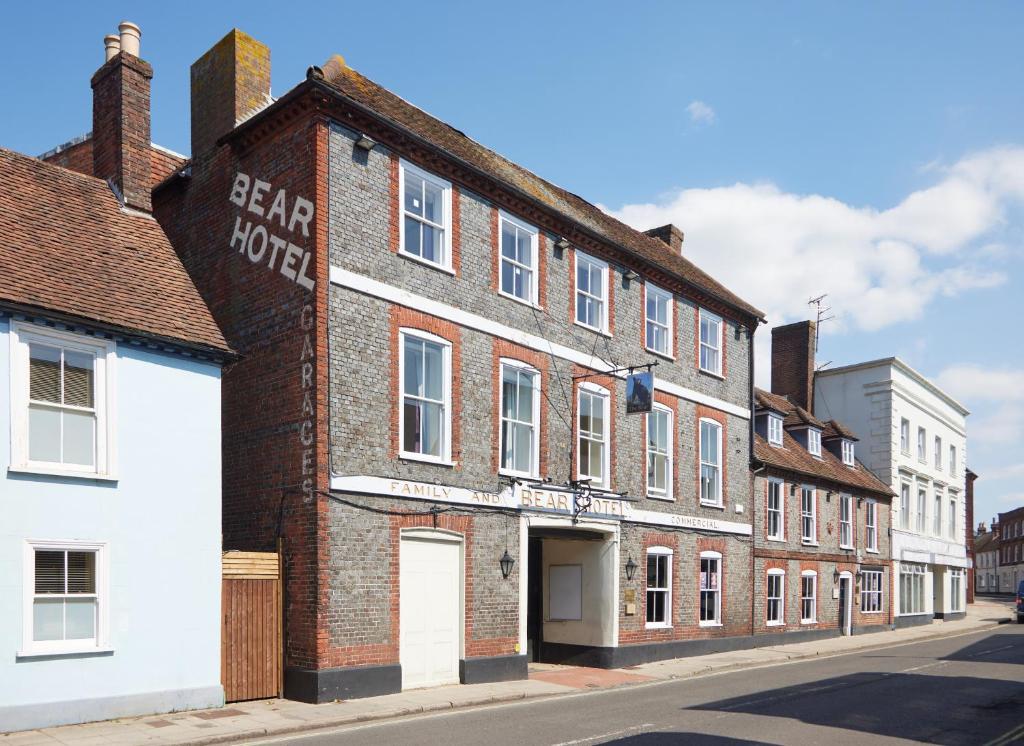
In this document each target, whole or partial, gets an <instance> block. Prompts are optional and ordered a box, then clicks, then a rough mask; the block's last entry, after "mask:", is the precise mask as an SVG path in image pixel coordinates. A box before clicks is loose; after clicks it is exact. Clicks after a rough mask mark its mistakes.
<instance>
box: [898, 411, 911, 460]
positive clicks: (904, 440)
mask: <svg viewBox="0 0 1024 746" xmlns="http://www.w3.org/2000/svg"><path fill="white" fill-rule="evenodd" d="M900 453H902V454H904V455H905V456H909V455H910V420H908V419H907V418H906V417H902V418H900Z"/></svg>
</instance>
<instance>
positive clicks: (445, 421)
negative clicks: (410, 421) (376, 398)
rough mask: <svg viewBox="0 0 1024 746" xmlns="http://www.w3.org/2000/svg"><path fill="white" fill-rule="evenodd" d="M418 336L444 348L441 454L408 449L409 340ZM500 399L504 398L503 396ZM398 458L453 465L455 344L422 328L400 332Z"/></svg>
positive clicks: (404, 329)
mask: <svg viewBox="0 0 1024 746" xmlns="http://www.w3.org/2000/svg"><path fill="white" fill-rule="evenodd" d="M406 337H414V338H416V339H420V340H423V341H425V342H432V343H434V344H439V345H441V347H442V349H443V353H442V355H441V359H442V360H443V361H444V363H443V364H444V371H443V372H442V379H441V382H442V384H443V386H444V397H443V402H442V403H443V405H444V417H443V418H442V420H441V426H442V429H443V432H442V434H441V436H442V437H441V455H440V456H432V455H430V454H425V453H415V452H413V451H406V450H405V339H406ZM499 398H500V397H499ZM398 455H399V457H400V458H403V459H406V460H408V461H424V462H427V463H431V464H444V465H445V466H452V465H453V464H452V343H451V342H450V341H449V340H447V339H445V338H444V337H439V336H437V335H436V334H431V333H430V332H425V331H423V330H421V329H415V328H407V327H401V328H399V330H398Z"/></svg>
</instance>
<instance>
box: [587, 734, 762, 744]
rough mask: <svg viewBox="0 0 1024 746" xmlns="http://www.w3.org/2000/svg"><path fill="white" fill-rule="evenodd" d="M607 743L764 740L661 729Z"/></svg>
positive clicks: (725, 742)
mask: <svg viewBox="0 0 1024 746" xmlns="http://www.w3.org/2000/svg"><path fill="white" fill-rule="evenodd" d="M607 743H615V744H620V746H670V744H671V746H678V744H683V743H685V744H687V745H689V744H701V745H702V746H704V745H706V746H744V744H752V745H754V746H762V744H765V743H767V742H766V741H748V740H747V739H745V738H726V737H724V736H711V735H708V734H707V733H684V732H682V731H662V732H660V733H638V734H637V735H635V736H626V737H625V738H618V739H616V740H614V741H608V742H607Z"/></svg>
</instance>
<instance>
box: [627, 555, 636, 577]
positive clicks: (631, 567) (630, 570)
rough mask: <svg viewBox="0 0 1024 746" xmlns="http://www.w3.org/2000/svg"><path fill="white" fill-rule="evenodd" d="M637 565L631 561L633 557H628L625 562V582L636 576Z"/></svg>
mask: <svg viewBox="0 0 1024 746" xmlns="http://www.w3.org/2000/svg"><path fill="white" fill-rule="evenodd" d="M636 568H637V564H636V562H634V561H633V555H630V556H629V560H627V561H626V580H632V579H633V576H634V575H635V574H636Z"/></svg>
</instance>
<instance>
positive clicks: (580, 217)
mask: <svg viewBox="0 0 1024 746" xmlns="http://www.w3.org/2000/svg"><path fill="white" fill-rule="evenodd" d="M323 72H324V80H325V82H326V83H327V84H328V86H329V87H330V88H332V89H333V90H334V91H336V92H337V93H338V94H341V95H342V96H343V97H347V98H349V99H351V100H353V101H355V102H356V103H357V104H359V105H362V106H364V107H366V108H369V109H372V110H373V111H375V112H377V113H378V114H380V115H383V116H384V117H386V118H387V119H390V120H391V121H393V122H394V123H396V124H398V125H399V126H400V127H402V128H404V129H406V130H408V131H410V132H412V133H413V134H415V135H418V136H419V137H421V138H423V139H424V140H426V141H428V142H429V143H431V144H432V145H434V146H435V147H438V148H441V149H442V150H444V151H447V152H448V153H450V154H451V155H453V156H455V157H456V158H458V159H460V160H462V161H464V162H466V163H468V164H470V165H471V166H473V167H475V168H477V169H479V170H481V171H484V172H485V173H487V174H490V175H491V176H492V177H493V178H495V179H497V180H498V181H500V182H504V183H505V184H508V185H510V186H512V187H513V188H515V189H517V190H519V191H521V192H525V193H526V194H529V195H530V196H531V197H532V198H533V199H535V200H536V201H538V202H540V203H542V204H544V205H546V206H547V207H548V208H550V209H552V210H554V211H556V212H558V213H560V214H562V215H564V216H565V217H567V218H569V219H571V220H573V221H574V222H576V223H578V224H580V225H582V226H584V227H586V228H588V229H590V230H591V231H593V232H595V233H597V234H599V235H601V236H603V237H604V238H605V239H606V240H608V241H610V242H611V243H613V244H618V245H619V246H622V247H624V248H626V249H628V250H630V251H632V252H634V253H636V254H638V255H639V256H641V257H642V258H644V259H646V260H647V261H650V262H652V263H655V264H657V265H659V266H661V267H662V268H664V269H665V270H666V271H668V272H670V273H672V274H675V275H677V276H679V277H681V278H682V279H683V280H684V281H686V282H688V283H690V284H692V285H694V286H696V287H698V288H700V289H702V290H704V291H705V292H707V293H709V294H711V295H713V296H715V297H717V298H719V299H720V300H722V301H723V302H725V303H726V304H728V305H730V306H733V307H734V308H737V309H739V310H741V311H742V312H744V313H746V314H748V315H750V316H754V317H756V318H758V319H762V318H764V313H763V312H762V311H760V310H758V309H757V308H755V307H754V306H752V305H750V304H749V303H747V302H746V301H744V300H743V299H741V298H740V297H739V296H737V295H735V294H734V293H732V292H731V291H730V290H728V289H727V288H726V287H725V286H724V285H722V284H721V283H720V282H718V281H717V280H715V279H714V278H712V277H711V276H710V275H708V274H707V273H706V272H704V271H703V270H701V269H700V268H698V267H697V266H696V265H695V264H693V262H691V261H690V260H689V259H687V258H686V257H684V256H682V255H680V254H678V253H676V252H675V251H673V250H672V249H671V248H670V247H669V246H668V245H667V244H666V243H665V242H664V241H661V240H660V239H657V238H652V237H651V236H647V235H645V234H643V233H641V232H640V231H637V230H635V229H633V228H631V227H629V226H628V225H626V224H625V223H622V222H620V221H619V220H616V219H615V218H613V217H612V216H610V215H608V214H607V213H605V212H604V211H602V210H601V209H600V208H599V207H597V206H596V205H593V204H591V203H590V202H587V201H586V200H584V199H583V198H581V197H578V196H577V195H575V194H573V193H572V192H569V191H567V190H565V189H562V188H561V187H558V186H556V185H554V184H552V183H551V182H549V181H546V180H544V179H542V178H541V177H539V176H537V175H536V174H534V173H533V172H531V171H529V170H527V169H525V168H523V167H522V166H520V165H518V164H516V163H513V162H512V161H510V160H508V159H507V158H504V157H502V156H501V155H498V154H497V153H495V152H494V151H493V150H490V149H489V148H486V147H484V146H483V145H481V144H480V143H478V142H476V141H475V140H473V139H471V138H469V137H467V136H466V135H465V134H464V133H463V132H460V131H459V130H457V129H455V128H454V127H452V126H451V125H448V124H446V123H445V122H442V121H441V120H440V119H437V118H435V117H433V116H431V115H430V114H427V113H426V112H425V111H423V110H422V109H419V108H417V107H416V106H414V105H412V104H410V103H409V102H408V101H405V100H404V99H402V98H400V97H399V96H397V95H395V94H394V93H392V92H391V91H389V90H387V89H385V88H383V87H382V86H380V85H378V84H376V83H374V82H373V81H371V80H369V79H368V78H365V77H363V76H362V75H361V74H359V73H358V72H356V71H355V70H353V69H352V68H350V67H348V66H347V65H345V64H344V63H343V62H341V61H340V58H339V57H335V58H332V60H331V61H330V62H328V64H326V65H325V66H324V71H323Z"/></svg>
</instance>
